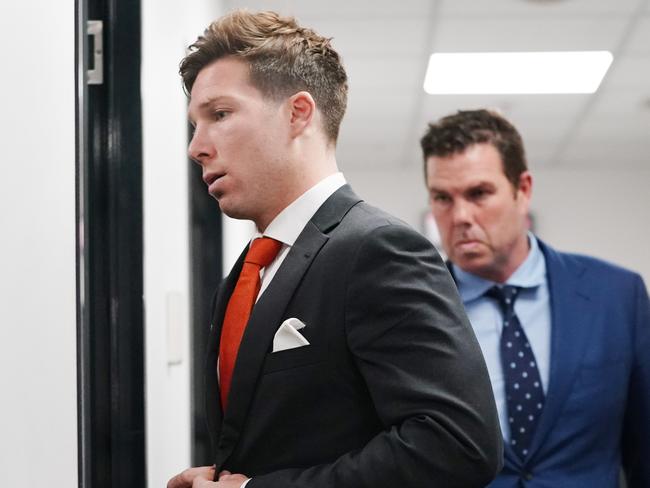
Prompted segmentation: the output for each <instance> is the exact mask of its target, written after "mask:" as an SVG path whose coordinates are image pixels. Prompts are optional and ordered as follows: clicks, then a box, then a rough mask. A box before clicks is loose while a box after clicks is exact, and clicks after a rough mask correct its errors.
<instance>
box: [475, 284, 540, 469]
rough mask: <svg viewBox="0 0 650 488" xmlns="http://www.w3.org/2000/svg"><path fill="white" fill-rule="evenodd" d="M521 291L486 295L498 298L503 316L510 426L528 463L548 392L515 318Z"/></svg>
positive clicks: (515, 447) (506, 288)
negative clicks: (531, 445)
mask: <svg viewBox="0 0 650 488" xmlns="http://www.w3.org/2000/svg"><path fill="white" fill-rule="evenodd" d="M519 291H520V288H519V287H516V286H503V287H496V286H495V287H493V288H491V289H489V290H488V291H487V293H486V295H487V296H489V297H492V298H495V299H496V300H497V301H498V302H499V305H500V306H501V311H502V313H503V330H502V331H501V344H500V349H501V366H502V367H503V376H504V379H505V385H506V404H507V406H508V424H509V426H510V445H511V447H512V449H513V450H514V451H515V452H516V453H517V454H518V455H519V456H520V457H521V458H522V459H524V458H525V457H526V456H527V455H528V449H529V448H530V443H531V440H532V438H533V433H534V432H535V427H536V426H537V421H538V419H539V417H540V414H541V413H542V408H543V406H544V390H543V389H542V381H541V379H540V376H539V369H537V361H535V355H534V354H533V350H532V349H531V347H530V343H529V342H528V338H527V337H526V333H525V332H524V329H523V328H522V327H521V323H520V322H519V319H518V318H517V315H516V314H515V300H516V298H517V294H518V293H519Z"/></svg>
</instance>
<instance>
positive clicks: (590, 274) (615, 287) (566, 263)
mask: <svg viewBox="0 0 650 488" xmlns="http://www.w3.org/2000/svg"><path fill="white" fill-rule="evenodd" d="M538 241H539V244H540V248H541V250H542V253H543V254H544V258H545V260H546V267H547V272H548V273H549V275H550V276H551V277H553V276H554V275H556V276H557V275H560V274H564V273H567V274H569V275H571V276H574V277H576V278H577V279H578V280H580V281H581V282H582V283H584V284H586V286H587V288H590V289H592V290H594V291H598V290H600V291H603V292H607V293H612V292H614V293H617V294H627V293H634V290H636V289H637V288H638V287H639V286H641V287H643V286H644V285H643V279H642V278H641V276H640V275H639V274H638V273H636V272H635V271H632V270H630V269H627V268H624V267H623V266H620V265H618V264H615V263H612V262H610V261H606V260H604V259H600V258H597V257H594V256H589V255H586V254H580V253H570V252H563V251H558V250H556V249H554V248H553V247H551V246H549V245H548V244H546V243H544V242H543V241H541V240H539V239H538Z"/></svg>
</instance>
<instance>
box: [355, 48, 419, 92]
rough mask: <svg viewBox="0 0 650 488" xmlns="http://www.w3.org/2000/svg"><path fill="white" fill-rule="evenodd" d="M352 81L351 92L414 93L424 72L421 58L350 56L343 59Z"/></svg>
mask: <svg viewBox="0 0 650 488" xmlns="http://www.w3.org/2000/svg"><path fill="white" fill-rule="evenodd" d="M343 63H344V64H345V69H346V71H347V73H348V78H349V79H350V90H351V91H356V92H359V91H364V92H365V91H366V90H368V89H371V88H374V87H377V88H383V89H388V88H390V89H393V90H399V89H403V90H408V91H409V92H412V89H413V84H414V83H420V85H421V80H420V76H421V75H420V72H423V67H422V59H421V57H414V56H388V55H387V56H384V57H372V56H348V57H344V58H343ZM411 96H412V93H411Z"/></svg>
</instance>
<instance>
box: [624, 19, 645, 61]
mask: <svg viewBox="0 0 650 488" xmlns="http://www.w3.org/2000/svg"><path fill="white" fill-rule="evenodd" d="M625 53H626V54H629V55H648V54H650V13H647V14H645V15H644V16H643V17H642V18H641V19H639V20H638V21H637V23H636V25H635V28H634V32H632V34H631V35H630V39H629V41H628V43H627V45H626V48H625Z"/></svg>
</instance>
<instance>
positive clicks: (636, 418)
mask: <svg viewBox="0 0 650 488" xmlns="http://www.w3.org/2000/svg"><path fill="white" fill-rule="evenodd" d="M540 247H541V249H542V252H543V253H544V256H545V258H546V267H547V272H548V283H549V289H550V297H551V320H552V326H551V367H550V378H549V385H548V391H547V395H546V403H545V406H544V411H543V413H542V416H541V418H540V421H539V424H538V427H537V429H536V431H535V436H534V438H533V441H532V445H531V449H530V453H529V455H528V457H527V459H525V460H524V461H522V460H520V459H519V458H518V457H517V456H516V455H515V453H514V452H513V451H512V450H511V449H510V448H509V446H507V445H506V446H505V464H504V468H503V471H502V472H501V474H500V475H499V476H498V478H497V479H496V480H494V481H493V482H492V483H491V484H490V485H489V486H490V487H494V488H497V487H498V488H501V487H516V486H518V487H521V486H525V487H530V488H542V487H544V488H579V487H585V488H615V487H618V482H619V472H620V468H621V465H622V466H623V468H624V469H625V473H626V477H627V482H628V487H629V488H641V487H644V488H648V487H650V301H649V300H648V292H647V291H646V288H645V286H644V284H643V280H642V279H641V277H640V276H639V275H637V274H635V273H632V272H630V271H627V270H625V269H622V268H620V267H617V266H614V265H612V264H609V263H606V262H604V261H600V260H598V259H594V258H590V257H586V256H580V255H575V254H566V253H560V252H557V251H555V250H554V249H552V248H550V247H549V246H548V245H545V244H544V243H542V242H540Z"/></svg>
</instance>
